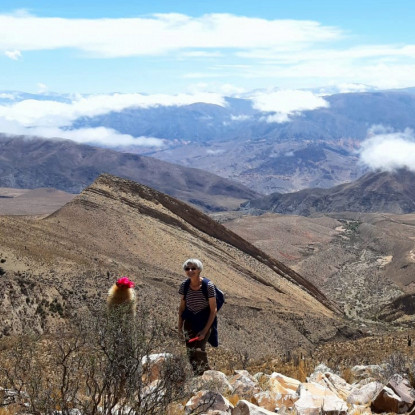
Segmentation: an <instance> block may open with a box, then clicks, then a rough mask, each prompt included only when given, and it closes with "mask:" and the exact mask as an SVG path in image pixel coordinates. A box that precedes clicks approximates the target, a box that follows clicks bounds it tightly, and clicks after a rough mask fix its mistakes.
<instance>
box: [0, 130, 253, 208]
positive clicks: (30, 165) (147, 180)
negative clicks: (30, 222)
mask: <svg viewBox="0 0 415 415" xmlns="http://www.w3.org/2000/svg"><path fill="white" fill-rule="evenodd" d="M0 157H1V162H0V166H1V170H0V186H3V187H21V188H38V187H52V188H56V189H59V190H64V191H66V192H70V193H79V192H80V191H81V190H82V189H84V188H85V187H86V186H87V185H89V184H91V183H92V182H93V181H94V179H96V178H97V177H98V176H99V174H101V173H104V172H107V173H113V174H118V175H119V176H123V177H126V178H128V179H131V180H137V181H140V182H141V183H143V184H148V185H149V186H152V187H155V188H158V189H159V190H161V191H163V192H166V193H169V194H172V195H173V196H175V197H178V198H181V199H183V200H185V201H187V202H189V203H193V204H194V205H197V206H199V207H200V208H201V209H206V210H226V209H229V208H232V207H236V205H237V204H239V203H241V199H245V200H246V199H250V198H252V197H254V196H255V195H258V193H256V192H254V191H252V190H250V189H248V188H247V187H245V186H243V185H241V184H239V183H237V182H233V181H230V180H228V179H224V178H222V177H219V176H217V175H214V174H211V173H208V172H205V171H203V170H199V169H194V168H190V169H189V168H186V167H182V166H178V165H175V164H171V163H168V162H164V161H160V160H157V159H154V158H151V157H146V156H140V155H137V154H130V153H120V152H117V151H114V150H109V149H102V148H98V147H92V146H88V145H82V144H77V143H75V142H71V141H70V140H46V139H41V138H25V137H8V136H5V135H1V134H0ZM238 202H239V203H238Z"/></svg>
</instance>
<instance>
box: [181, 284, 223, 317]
mask: <svg viewBox="0 0 415 415" xmlns="http://www.w3.org/2000/svg"><path fill="white" fill-rule="evenodd" d="M209 281H210V280H208V279H207V278H203V279H202V292H203V295H204V296H205V298H206V300H208V301H209V298H208V283H209ZM189 288H190V278H188V279H187V280H186V282H185V283H184V297H185V298H186V294H187V292H188V291H189ZM215 294H216V309H217V311H219V310H220V309H221V308H222V306H223V304H224V303H225V294H224V293H223V291H221V290H220V289H219V288H218V287H216V285H215Z"/></svg>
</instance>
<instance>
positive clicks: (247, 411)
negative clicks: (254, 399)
mask: <svg viewBox="0 0 415 415" xmlns="http://www.w3.org/2000/svg"><path fill="white" fill-rule="evenodd" d="M232 415H275V412H274V411H272V412H271V411H268V410H267V409H264V408H260V407H259V406H256V405H254V404H253V403H251V402H248V401H245V400H243V399H242V400H240V401H239V402H238V403H237V404H236V406H235V408H233V409H232Z"/></svg>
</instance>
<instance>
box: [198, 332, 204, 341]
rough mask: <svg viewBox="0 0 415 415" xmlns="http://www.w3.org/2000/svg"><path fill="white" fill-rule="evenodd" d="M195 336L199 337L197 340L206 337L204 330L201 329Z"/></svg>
mask: <svg viewBox="0 0 415 415" xmlns="http://www.w3.org/2000/svg"><path fill="white" fill-rule="evenodd" d="M197 337H199V340H203V339H204V338H205V337H206V332H205V331H201V332H200V333H198V334H197Z"/></svg>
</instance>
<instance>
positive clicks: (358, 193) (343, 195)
mask: <svg viewBox="0 0 415 415" xmlns="http://www.w3.org/2000/svg"><path fill="white" fill-rule="evenodd" d="M243 209H250V210H259V211H269V212H275V213H284V214H295V215H302V216H309V215H312V214H313V213H316V212H323V213H330V212H345V211H352V212H385V213H398V214H399V213H410V212H415V173H413V172H411V171H409V170H406V169H401V170H398V171H395V172H392V173H390V172H374V173H368V174H366V175H364V176H362V177H361V178H360V179H358V180H356V181H354V182H352V183H346V184H342V185H339V186H335V187H332V188H330V189H321V188H316V189H305V190H301V191H299V192H295V193H286V194H281V193H273V194H271V195H268V196H265V197H263V198H259V199H255V200H252V201H249V202H247V203H245V204H243Z"/></svg>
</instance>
